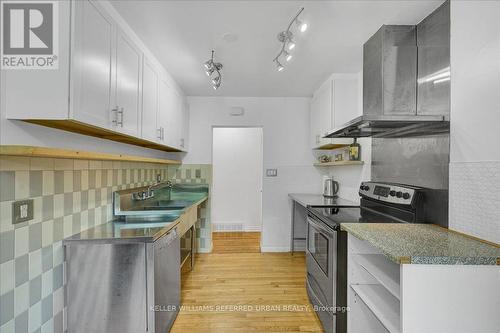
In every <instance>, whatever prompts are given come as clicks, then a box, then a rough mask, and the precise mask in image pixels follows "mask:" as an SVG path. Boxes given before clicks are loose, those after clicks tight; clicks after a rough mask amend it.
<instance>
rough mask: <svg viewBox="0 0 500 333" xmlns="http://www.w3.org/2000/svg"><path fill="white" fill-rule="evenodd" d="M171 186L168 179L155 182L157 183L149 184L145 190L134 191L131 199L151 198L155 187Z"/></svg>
mask: <svg viewBox="0 0 500 333" xmlns="http://www.w3.org/2000/svg"><path fill="white" fill-rule="evenodd" d="M173 186H174V184H173V183H172V182H171V181H170V180H167V181H166V182H157V183H154V184H151V185H149V186H148V188H147V189H146V190H145V191H140V192H137V193H134V194H133V195H132V199H133V200H136V201H139V200H146V199H150V198H153V197H154V196H155V192H154V189H155V188H158V187H168V188H170V189H171V188H172V187H173Z"/></svg>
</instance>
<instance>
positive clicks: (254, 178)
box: [212, 127, 263, 253]
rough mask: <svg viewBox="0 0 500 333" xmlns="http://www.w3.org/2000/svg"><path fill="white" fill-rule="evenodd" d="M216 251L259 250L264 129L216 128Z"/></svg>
mask: <svg viewBox="0 0 500 333" xmlns="http://www.w3.org/2000/svg"><path fill="white" fill-rule="evenodd" d="M212 164H213V188H212V231H213V234H212V240H213V252H216V253H217V252H218V253H221V252H223V253H231V252H232V253H235V252H260V238H261V237H260V235H261V230H262V178H263V175H262V168H263V131H262V128H261V127H214V128H213V141H212Z"/></svg>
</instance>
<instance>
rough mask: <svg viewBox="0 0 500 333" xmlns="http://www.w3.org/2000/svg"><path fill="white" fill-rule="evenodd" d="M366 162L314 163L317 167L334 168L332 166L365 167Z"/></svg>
mask: <svg viewBox="0 0 500 333" xmlns="http://www.w3.org/2000/svg"><path fill="white" fill-rule="evenodd" d="M364 163H365V162H364V161H337V162H325V163H320V162H317V163H314V166H317V167H332V166H346V165H363V164H364Z"/></svg>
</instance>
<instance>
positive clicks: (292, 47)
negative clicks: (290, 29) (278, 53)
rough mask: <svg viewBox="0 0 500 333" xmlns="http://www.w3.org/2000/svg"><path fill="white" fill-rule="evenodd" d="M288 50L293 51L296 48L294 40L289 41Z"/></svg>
mask: <svg viewBox="0 0 500 333" xmlns="http://www.w3.org/2000/svg"><path fill="white" fill-rule="evenodd" d="M287 47H288V50H289V51H291V50H293V49H294V48H295V42H294V41H293V40H291V39H290V40H289V41H288V44H287Z"/></svg>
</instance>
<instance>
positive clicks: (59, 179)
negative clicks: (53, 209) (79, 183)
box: [54, 170, 64, 194]
mask: <svg viewBox="0 0 500 333" xmlns="http://www.w3.org/2000/svg"><path fill="white" fill-rule="evenodd" d="M54 193H55V194H60V193H64V171H60V170H59V171H55V172H54Z"/></svg>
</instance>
